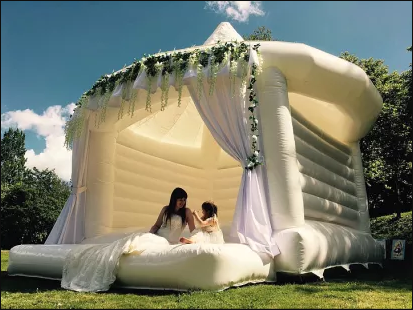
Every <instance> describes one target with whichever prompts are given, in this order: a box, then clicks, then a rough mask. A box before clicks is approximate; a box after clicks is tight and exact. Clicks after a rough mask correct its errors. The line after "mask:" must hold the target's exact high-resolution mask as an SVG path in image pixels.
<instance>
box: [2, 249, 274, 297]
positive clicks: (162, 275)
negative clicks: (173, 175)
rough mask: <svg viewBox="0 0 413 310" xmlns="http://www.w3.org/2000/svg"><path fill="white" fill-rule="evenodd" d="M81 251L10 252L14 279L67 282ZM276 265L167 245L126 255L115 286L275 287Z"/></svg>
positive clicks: (241, 254)
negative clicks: (67, 266) (67, 262)
mask: <svg viewBox="0 0 413 310" xmlns="http://www.w3.org/2000/svg"><path fill="white" fill-rule="evenodd" d="M76 246H78V245H74V244H64V245H19V246H15V247H14V248H12V249H11V250H10V257H9V267H8V273H9V274H10V275H15V276H17V275H22V276H33V277H41V278H50V279H61V276H62V269H63V265H64V259H65V256H66V255H67V253H68V252H69V251H70V250H71V249H73V248H74V247H76ZM273 264H274V263H273V260H272V259H270V258H267V257H266V256H263V257H260V255H259V254H257V253H255V252H254V251H252V250H251V249H250V248H249V247H248V246H246V245H242V244H235V243H226V244H190V245H182V244H176V245H166V246H159V247H157V248H156V249H151V250H148V251H144V252H143V253H141V254H136V253H132V254H129V255H123V256H122V257H121V259H120V261H119V269H118V272H117V280H116V282H115V284H114V286H117V287H124V288H141V289H142V288H151V289H172V290H195V289H202V290H216V291H219V290H223V289H226V288H228V287H231V286H239V285H244V284H247V283H258V282H275V280H276V278H275V272H274V267H273Z"/></svg>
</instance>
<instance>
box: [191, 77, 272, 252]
mask: <svg viewBox="0 0 413 310" xmlns="http://www.w3.org/2000/svg"><path fill="white" fill-rule="evenodd" d="M206 80H207V79H206V78H205V79H204V82H203V93H204V95H203V96H201V100H198V88H197V78H196V77H188V78H187V79H186V80H185V84H186V85H187V87H188V89H189V92H190V94H191V97H192V100H193V101H194V103H195V106H196V108H197V109H198V112H199V114H200V115H201V117H202V119H203V121H204V123H205V125H206V126H207V127H208V129H209V131H210V132H211V134H212V136H213V137H214V138H215V140H216V141H217V143H218V144H219V145H220V147H221V148H222V149H223V150H224V151H226V152H227V153H228V154H229V155H231V156H232V157H233V158H234V159H236V160H238V161H239V162H240V163H241V165H242V167H244V168H245V167H246V165H247V157H248V156H250V155H251V152H252V151H251V141H250V139H251V134H250V121H249V116H250V112H249V111H248V106H249V104H250V103H249V100H248V94H247V95H246V96H245V98H244V97H243V96H241V95H240V91H239V89H240V87H241V82H240V79H238V78H237V79H236V83H235V92H233V91H232V88H231V87H232V86H231V83H229V78H228V75H219V76H218V77H217V81H216V86H215V90H214V93H213V94H212V95H209V84H208V82H207V81H206ZM232 96H233V97H232ZM258 121H260V119H259V115H258ZM263 155H264V154H263ZM263 179H264V174H263V168H262V167H261V166H258V167H256V168H255V169H253V170H247V169H244V172H243V174H242V179H241V184H240V189H239V193H238V198H237V204H236V208H235V214H234V218H233V224H232V228H231V235H232V236H233V237H235V238H238V240H239V242H241V243H244V244H248V245H249V246H250V247H251V249H253V250H254V251H256V252H264V253H267V254H269V255H271V256H276V255H278V254H279V253H280V251H279V248H278V246H277V244H276V243H275V241H274V240H272V239H271V235H272V227H271V223H270V216H269V203H268V200H267V195H266V194H265V187H264V181H263Z"/></svg>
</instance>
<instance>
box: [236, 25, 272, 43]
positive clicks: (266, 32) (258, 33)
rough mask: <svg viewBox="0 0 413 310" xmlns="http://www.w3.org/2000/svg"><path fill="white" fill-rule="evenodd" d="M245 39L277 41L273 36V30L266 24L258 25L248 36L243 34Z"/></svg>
mask: <svg viewBox="0 0 413 310" xmlns="http://www.w3.org/2000/svg"><path fill="white" fill-rule="evenodd" d="M243 39H244V40H245V41H276V40H275V39H273V38H272V35H271V30H270V29H268V28H266V27H265V26H261V27H258V29H256V30H254V32H253V33H252V34H250V35H248V36H243Z"/></svg>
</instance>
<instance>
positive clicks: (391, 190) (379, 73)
mask: <svg viewBox="0 0 413 310" xmlns="http://www.w3.org/2000/svg"><path fill="white" fill-rule="evenodd" d="M340 57H341V58H343V59H345V60H347V61H349V62H352V63H354V64H356V65H358V66H359V67H361V68H362V69H363V70H364V71H365V72H366V73H367V75H368V76H369V78H370V80H371V81H372V83H373V84H374V85H375V86H376V88H377V90H378V91H379V92H380V94H381V96H382V98H383V109H382V111H381V113H380V115H379V117H378V119H377V121H376V123H375V125H374V127H373V128H372V130H371V131H370V132H369V133H368V134H367V135H366V137H364V138H363V139H362V140H361V152H362V158H363V165H364V169H365V170H364V174H365V177H366V183H367V193H368V198H369V203H370V207H371V209H373V210H371V214H374V213H375V212H374V209H376V210H378V209H381V210H382V211H385V212H384V213H386V214H388V213H392V212H395V213H396V215H397V217H400V213H401V211H402V210H403V209H408V208H411V203H412V195H411V185H412V180H411V165H412V163H411V150H412V140H411V136H410V130H411V113H409V111H408V105H409V104H410V102H411V69H410V70H409V71H406V72H403V73H402V74H399V73H398V72H393V73H389V71H388V68H387V66H385V65H384V62H383V61H382V60H375V59H373V58H369V59H358V58H357V57H356V56H355V55H350V54H349V53H348V52H345V53H342V54H341V55H340ZM409 79H410V80H409ZM409 81H410V82H409ZM389 210H390V212H389ZM386 211H387V212H386ZM380 213H381V212H380ZM380 213H378V214H377V215H379V214H380Z"/></svg>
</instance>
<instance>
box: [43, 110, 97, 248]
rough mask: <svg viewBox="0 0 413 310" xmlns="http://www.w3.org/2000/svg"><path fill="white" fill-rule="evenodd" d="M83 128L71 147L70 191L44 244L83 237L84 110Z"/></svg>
mask: <svg viewBox="0 0 413 310" xmlns="http://www.w3.org/2000/svg"><path fill="white" fill-rule="evenodd" d="M85 113H86V116H85V120H84V122H85V123H84V130H83V132H82V135H81V137H80V138H79V139H76V140H75V141H74V143H73V149H72V192H71V194H70V196H69V198H68V199H67V201H66V204H65V206H64V207H63V210H62V211H61V212H60V215H59V217H58V218H57V220H56V223H55V224H54V226H53V228H52V231H51V232H50V234H49V236H48V237H47V239H46V242H45V244H65V243H80V242H82V240H83V239H84V238H85V204H86V186H85V185H86V166H87V156H88V154H87V153H88V152H87V150H88V145H89V130H88V123H89V116H90V113H91V112H90V111H89V110H86V111H85Z"/></svg>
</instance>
